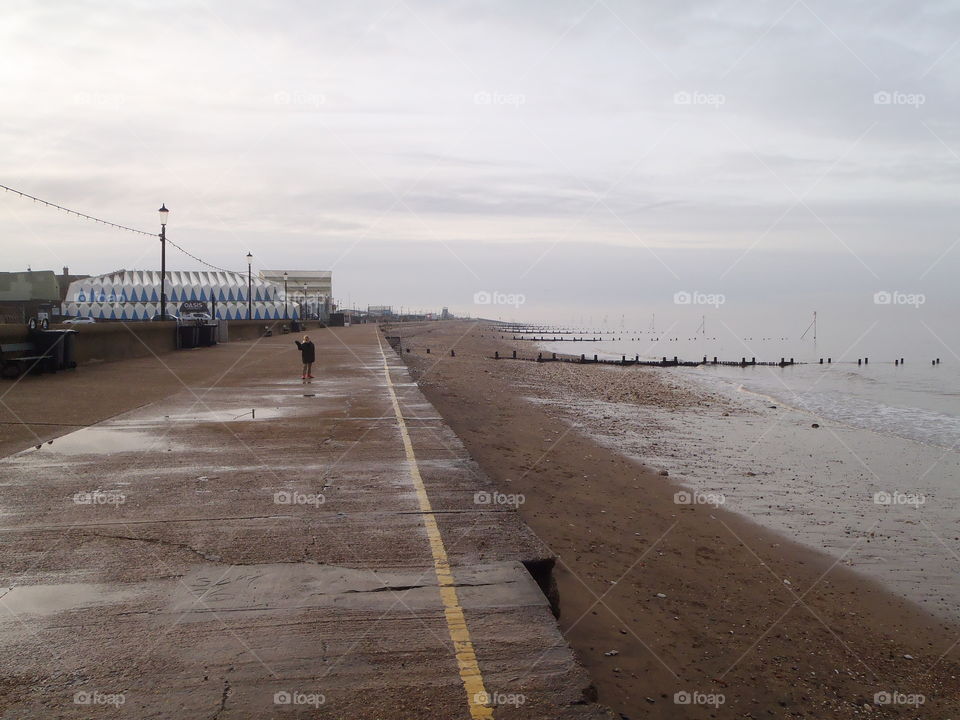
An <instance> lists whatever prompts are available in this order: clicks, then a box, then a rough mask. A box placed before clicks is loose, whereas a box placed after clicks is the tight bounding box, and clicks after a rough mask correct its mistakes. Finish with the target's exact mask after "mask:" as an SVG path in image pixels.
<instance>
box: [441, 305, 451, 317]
mask: <svg viewBox="0 0 960 720" xmlns="http://www.w3.org/2000/svg"><path fill="white" fill-rule="evenodd" d="M451 317H452V316H451V315H450V311H449V310H448V309H447V308H444V309H443V310H441V311H440V319H441V320H449V319H450V318H451Z"/></svg>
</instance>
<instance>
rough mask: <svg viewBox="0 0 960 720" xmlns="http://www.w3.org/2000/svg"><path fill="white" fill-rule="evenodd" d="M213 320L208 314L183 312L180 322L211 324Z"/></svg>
mask: <svg viewBox="0 0 960 720" xmlns="http://www.w3.org/2000/svg"><path fill="white" fill-rule="evenodd" d="M211 320H213V318H212V317H211V316H210V313H208V312H181V313H180V321H181V322H191V321H194V322H195V321H200V322H210V321H211Z"/></svg>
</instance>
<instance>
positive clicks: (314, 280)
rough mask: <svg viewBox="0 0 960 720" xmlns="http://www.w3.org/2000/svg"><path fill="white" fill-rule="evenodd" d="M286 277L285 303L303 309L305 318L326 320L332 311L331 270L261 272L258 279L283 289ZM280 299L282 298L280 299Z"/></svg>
mask: <svg viewBox="0 0 960 720" xmlns="http://www.w3.org/2000/svg"><path fill="white" fill-rule="evenodd" d="M284 273H286V274H287V277H286V288H287V302H288V304H289V305H291V306H292V305H296V306H297V307H298V308H301V307H302V308H303V316H304V317H305V318H314V319H317V320H323V321H324V322H326V320H327V319H328V318H329V317H330V312H331V311H332V310H333V271H332V270H261V271H260V278H261V279H263V280H265V281H267V282H270V283H273V284H275V285H277V286H279V287H280V288H281V289H282V288H283V287H284V277H283V275H284ZM281 299H282V297H281Z"/></svg>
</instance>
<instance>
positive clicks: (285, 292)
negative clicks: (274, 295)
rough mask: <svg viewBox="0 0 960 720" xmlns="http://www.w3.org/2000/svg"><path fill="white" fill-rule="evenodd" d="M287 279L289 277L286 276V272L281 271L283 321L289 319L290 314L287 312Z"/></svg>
mask: <svg viewBox="0 0 960 720" xmlns="http://www.w3.org/2000/svg"><path fill="white" fill-rule="evenodd" d="M288 277H289V275H287V271H286V270H284V271H283V319H284V320H289V319H290V313H289V312H287V278H288Z"/></svg>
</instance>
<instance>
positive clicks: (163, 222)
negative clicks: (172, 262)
mask: <svg viewBox="0 0 960 720" xmlns="http://www.w3.org/2000/svg"><path fill="white" fill-rule="evenodd" d="M158 212H159V213H160V319H161V320H166V319H167V215H169V214H170V211H169V210H167V205H166V203H162V204H161V205H160V210H159V211H158Z"/></svg>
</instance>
